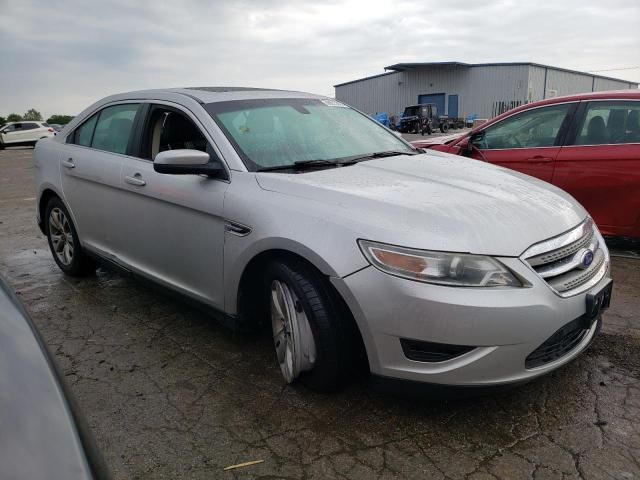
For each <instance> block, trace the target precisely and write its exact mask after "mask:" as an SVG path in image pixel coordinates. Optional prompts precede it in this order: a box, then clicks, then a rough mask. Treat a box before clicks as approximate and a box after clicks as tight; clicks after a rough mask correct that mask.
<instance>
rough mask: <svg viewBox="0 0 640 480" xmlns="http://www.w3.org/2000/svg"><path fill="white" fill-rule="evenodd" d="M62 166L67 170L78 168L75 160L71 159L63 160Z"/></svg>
mask: <svg viewBox="0 0 640 480" xmlns="http://www.w3.org/2000/svg"><path fill="white" fill-rule="evenodd" d="M62 165H63V166H65V167H66V168H76V164H75V163H73V158H71V157H69V159H68V160H62Z"/></svg>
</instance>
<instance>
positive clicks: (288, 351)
mask: <svg viewBox="0 0 640 480" xmlns="http://www.w3.org/2000/svg"><path fill="white" fill-rule="evenodd" d="M270 303H271V327H272V330H273V342H274V345H275V347H276V354H277V357H278V363H279V364H280V370H281V371H282V376H283V377H284V379H285V380H286V382H287V383H291V382H293V381H294V380H295V379H296V378H297V377H298V376H299V375H300V374H301V373H302V372H304V371H306V370H311V369H312V368H313V366H314V364H315V361H316V344H315V341H314V339H313V332H312V331H311V326H310V325H309V319H308V318H307V315H306V314H305V312H304V309H303V308H302V305H301V303H300V300H299V299H298V297H297V296H296V295H295V293H293V291H292V290H291V289H290V288H289V286H288V285H287V284H286V283H285V282H282V281H280V280H273V281H272V282H271V300H270Z"/></svg>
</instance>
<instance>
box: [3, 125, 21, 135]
mask: <svg viewBox="0 0 640 480" xmlns="http://www.w3.org/2000/svg"><path fill="white" fill-rule="evenodd" d="M16 125H19V124H16V123H14V124H13V125H9V126H8V127H5V129H4V133H9V132H13V131H15V130H16Z"/></svg>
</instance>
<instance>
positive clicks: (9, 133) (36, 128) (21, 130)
mask: <svg viewBox="0 0 640 480" xmlns="http://www.w3.org/2000/svg"><path fill="white" fill-rule="evenodd" d="M55 135H56V131H55V130H54V129H53V128H51V127H50V126H49V124H48V123H46V122H32V121H25V122H12V123H8V124H6V125H5V126H4V127H2V129H0V150H1V149H3V148H4V147H22V146H35V145H36V142H37V141H38V140H40V139H41V138H49V137H54V136H55Z"/></svg>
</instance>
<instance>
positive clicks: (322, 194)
mask: <svg viewBox="0 0 640 480" xmlns="http://www.w3.org/2000/svg"><path fill="white" fill-rule="evenodd" d="M35 165H36V169H37V170H36V171H37V175H36V176H37V195H38V207H39V208H38V212H37V215H38V222H39V225H40V226H41V229H42V232H43V233H44V234H46V235H47V237H48V240H49V245H50V247H51V251H52V254H53V258H54V259H55V261H56V262H57V264H58V265H59V267H60V268H61V269H62V271H63V272H65V273H66V274H68V275H82V274H86V273H89V272H91V271H92V270H93V269H94V267H95V263H94V260H95V259H101V260H103V261H107V262H109V263H110V264H114V265H116V266H118V267H121V268H122V269H125V270H127V271H130V272H133V273H135V274H138V275H141V276H143V277H147V278H149V279H152V280H154V281H155V282H158V283H160V284H162V285H164V286H166V287H168V288H171V289H173V290H176V291H178V292H181V293H183V294H184V295H186V296H188V297H191V298H192V299H195V300H197V301H199V302H202V303H204V304H206V305H208V306H210V307H212V310H213V311H215V312H217V313H218V314H219V317H220V318H221V319H222V320H223V321H225V323H227V324H229V325H232V326H235V327H238V328H255V327H257V326H260V325H265V324H266V325H270V327H271V331H272V334H273V341H274V346H275V352H276V358H277V363H278V364H279V367H280V369H281V371H282V375H283V377H284V379H285V381H286V382H294V381H296V380H298V379H299V380H301V381H303V382H304V383H306V384H307V385H309V386H310V387H312V388H314V389H317V390H323V391H327V390H332V389H336V388H338V387H340V386H341V385H342V384H343V383H344V381H345V379H346V378H348V372H349V371H350V365H352V364H353V363H355V360H354V359H355V358H357V357H358V352H362V357H363V358H365V359H366V360H367V362H368V367H369V369H370V371H371V373H372V374H373V375H375V376H376V378H378V379H395V380H398V379H402V380H408V381H417V382H427V383H435V384H449V385H475V386H477V385H495V384H504V383H511V382H520V381H524V380H528V379H531V378H534V377H536V376H539V375H542V374H545V373H547V372H549V371H551V370H553V369H555V368H557V367H559V366H561V365H563V364H565V363H567V362H569V361H570V360H572V359H573V358H575V357H576V356H577V355H578V354H579V353H580V352H581V351H583V350H584V349H585V348H586V347H587V346H588V345H589V343H590V342H591V340H592V339H593V337H594V335H595V334H596V333H597V331H598V329H599V326H600V323H601V312H602V311H603V310H604V309H606V307H607V306H608V303H609V299H610V295H611V280H610V279H609V254H608V251H607V248H606V246H605V244H604V242H603V239H602V237H601V235H600V233H599V232H598V230H597V228H596V226H595V225H594V224H593V222H592V221H591V219H590V218H589V217H588V215H587V213H586V212H585V210H584V209H583V208H582V207H581V206H580V205H579V204H578V203H577V202H576V201H575V200H574V199H573V198H572V197H570V196H569V195H567V194H566V193H564V192H562V191H561V190H559V189H557V188H555V187H553V186H551V185H549V184H546V183H544V182H541V181H538V180H535V179H533V178H530V177H527V176H524V175H521V174H518V173H516V172H513V171H510V170H505V169H502V168H498V167H494V166H491V165H487V164H485V163H482V162H479V161H475V160H470V159H465V158H461V157H454V156H450V155H447V154H441V153H438V152H434V151H431V152H428V153H423V152H421V151H418V150H416V149H414V148H413V147H411V146H410V145H409V144H407V143H406V142H405V141H403V140H402V139H400V138H398V137H397V136H396V135H394V133H393V132H391V131H389V130H387V129H386V128H384V127H382V126H381V125H379V124H377V123H376V122H375V121H373V120H372V119H370V118H368V117H367V116H366V115H363V114H362V113H360V112H358V111H356V110H354V109H352V108H350V107H348V106H347V105H344V104H342V103H340V102H338V101H336V100H334V99H331V98H326V97H321V96H317V95H311V94H305V93H300V92H286V91H276V90H260V89H243V88H194V89H171V90H151V91H142V92H133V93H127V94H120V95H114V96H111V97H108V98H105V99H103V100H100V101H99V102H97V103H95V104H93V105H91V106H90V107H89V108H87V109H86V110H85V111H84V112H82V113H81V114H80V115H78V116H77V117H75V118H74V119H73V121H72V122H71V123H70V124H69V125H68V126H67V127H66V128H65V129H64V130H63V131H62V132H61V133H60V134H58V135H57V136H56V137H55V138H53V139H49V140H45V141H41V142H39V143H38V145H37V147H36V152H35Z"/></svg>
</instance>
